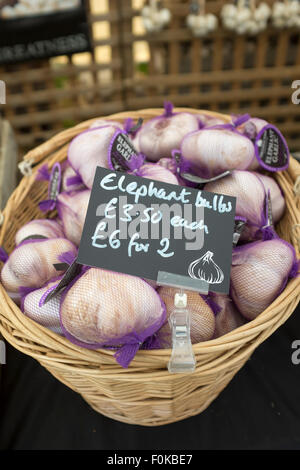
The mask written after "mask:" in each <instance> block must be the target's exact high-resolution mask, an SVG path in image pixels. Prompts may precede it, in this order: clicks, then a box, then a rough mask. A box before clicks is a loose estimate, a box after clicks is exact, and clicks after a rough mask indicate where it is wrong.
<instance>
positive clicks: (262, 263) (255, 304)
mask: <svg viewBox="0 0 300 470" xmlns="http://www.w3.org/2000/svg"><path fill="white" fill-rule="evenodd" d="M298 268H299V262H298V261H297V259H296V253H295V249H294V247H293V246H292V245H290V244H289V243H288V242H286V241H285V240H281V239H280V238H276V239H274V240H267V241H264V242H260V241H259V242H253V243H249V244H246V245H243V246H240V247H237V248H235V250H234V251H233V256H232V267H231V291H230V295H231V297H232V299H233V301H234V303H235V305H236V306H237V308H238V309H239V311H240V312H241V314H242V315H243V316H244V317H245V318H247V319H249V320H252V319H254V318H256V317H257V315H259V314H260V313H261V312H263V311H264V310H265V309H266V308H267V307H268V306H269V305H270V304H271V303H272V302H273V300H274V299H275V298H276V297H277V296H278V295H279V294H280V293H281V292H282V290H283V289H284V288H285V286H286V283H287V281H288V279H289V278H292V277H295V276H296V275H297V272H298Z"/></svg>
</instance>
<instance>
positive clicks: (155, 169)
mask: <svg viewBox="0 0 300 470" xmlns="http://www.w3.org/2000/svg"><path fill="white" fill-rule="evenodd" d="M134 174H135V175H137V176H141V177H142V178H149V179H153V180H156V181H162V182H163V183H169V184H178V179H177V177H176V176H175V175H174V174H173V173H172V172H171V171H170V170H168V169H167V168H165V167H163V166H161V165H158V164H155V163H145V164H144V165H142V166H141V167H140V168H138V169H137V170H136V171H135V172H134Z"/></svg>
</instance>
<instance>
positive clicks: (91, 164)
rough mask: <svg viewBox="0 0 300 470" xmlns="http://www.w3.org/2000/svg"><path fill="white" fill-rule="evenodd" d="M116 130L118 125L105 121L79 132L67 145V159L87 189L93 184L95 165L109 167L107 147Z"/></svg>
mask: <svg viewBox="0 0 300 470" xmlns="http://www.w3.org/2000/svg"><path fill="white" fill-rule="evenodd" d="M116 131H118V132H120V126H116V125H114V124H108V123H107V124H106V125H105V126H102V127H95V128H92V129H87V130H85V131H83V132H81V133H80V134H78V135H77V136H76V137H74V139H73V140H72V141H71V143H70V145H69V148H68V161H69V163H70V165H71V167H72V168H73V169H74V171H75V172H76V173H77V174H78V175H80V177H81V179H82V181H83V183H84V184H85V186H86V187H87V188H89V189H91V188H92V186H93V181H94V176H95V172H96V168H97V166H101V167H103V168H109V165H108V159H107V156H108V148H109V145H110V142H111V139H112V137H113V135H114V134H115V133H116Z"/></svg>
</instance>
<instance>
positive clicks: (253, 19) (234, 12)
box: [221, 0, 271, 35]
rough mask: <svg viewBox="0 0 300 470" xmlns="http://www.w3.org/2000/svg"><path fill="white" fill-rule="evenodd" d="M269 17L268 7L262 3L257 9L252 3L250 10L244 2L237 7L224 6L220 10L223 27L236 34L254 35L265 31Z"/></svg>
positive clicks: (241, 0)
mask: <svg viewBox="0 0 300 470" xmlns="http://www.w3.org/2000/svg"><path fill="white" fill-rule="evenodd" d="M270 15H271V9H270V7H269V6H268V5H267V4H266V3H264V2H262V3H260V4H259V5H258V6H257V7H256V6H255V5H254V4H253V3H252V6H251V8H249V7H248V6H246V2H245V1H244V0H240V1H239V2H238V5H237V6H236V5H232V4H226V5H224V6H223V8H222V10H221V18H222V22H223V26H224V28H226V29H229V30H231V31H235V32H236V33H238V34H250V35H255V34H258V33H260V32H261V31H263V30H264V29H266V27H267V23H268V19H269V18H270Z"/></svg>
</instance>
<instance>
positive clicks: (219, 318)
mask: <svg viewBox="0 0 300 470" xmlns="http://www.w3.org/2000/svg"><path fill="white" fill-rule="evenodd" d="M211 295H212V299H213V300H214V302H216V304H217V305H218V307H219V311H218V312H217V314H216V328H215V332H214V336H213V337H214V338H219V337H220V336H223V335H226V334H227V333H229V332H230V331H233V330H235V329H236V328H238V327H239V326H241V325H243V324H244V323H245V322H246V321H245V318H243V317H242V315H241V314H240V313H239V311H238V310H237V308H236V306H235V305H234V302H233V301H232V299H231V298H230V297H229V295H222V294H211Z"/></svg>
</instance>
